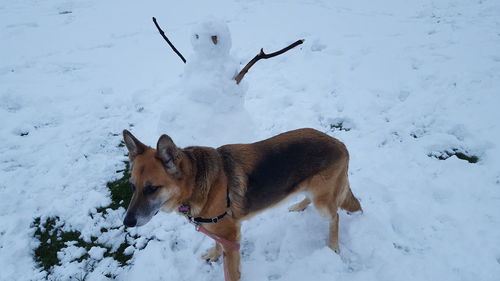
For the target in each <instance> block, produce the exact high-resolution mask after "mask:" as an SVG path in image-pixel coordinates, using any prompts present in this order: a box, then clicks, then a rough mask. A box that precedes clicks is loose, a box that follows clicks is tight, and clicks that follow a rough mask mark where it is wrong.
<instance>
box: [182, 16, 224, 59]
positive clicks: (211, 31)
mask: <svg viewBox="0 0 500 281" xmlns="http://www.w3.org/2000/svg"><path fill="white" fill-rule="evenodd" d="M191 44H192V45H193V50H194V52H195V54H196V55H198V56H201V57H210V58H214V56H227V55H229V51H230V49H231V33H230V32H229V28H228V26H227V25H226V23H224V22H223V21H221V20H216V19H209V20H205V21H203V22H201V23H200V24H198V25H197V26H196V27H195V28H194V29H193V32H192V34H191Z"/></svg>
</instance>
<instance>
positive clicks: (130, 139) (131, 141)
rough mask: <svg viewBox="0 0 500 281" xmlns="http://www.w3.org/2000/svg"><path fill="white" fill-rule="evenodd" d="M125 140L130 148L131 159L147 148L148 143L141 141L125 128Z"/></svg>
mask: <svg viewBox="0 0 500 281" xmlns="http://www.w3.org/2000/svg"><path fill="white" fill-rule="evenodd" d="M123 141H124V142H125V146H126V147H127V149H128V156H129V157H130V159H134V158H135V157H136V156H137V155H139V154H142V153H143V152H144V151H145V150H146V145H144V144H143V143H142V142H140V141H139V140H138V139H137V138H136V137H134V135H132V134H131V133H130V132H129V131H127V130H123Z"/></svg>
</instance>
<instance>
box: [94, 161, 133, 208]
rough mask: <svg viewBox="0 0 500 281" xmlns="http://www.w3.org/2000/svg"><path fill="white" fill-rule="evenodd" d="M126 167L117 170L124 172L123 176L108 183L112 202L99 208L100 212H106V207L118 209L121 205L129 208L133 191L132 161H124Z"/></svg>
mask: <svg viewBox="0 0 500 281" xmlns="http://www.w3.org/2000/svg"><path fill="white" fill-rule="evenodd" d="M124 163H125V169H123V170H118V171H116V172H117V173H123V176H122V177H121V178H119V179H117V180H115V181H110V182H108V183H107V184H106V186H107V187H108V188H109V191H110V192H111V204H110V205H109V206H106V207H101V208H98V209H97V212H98V213H106V209H112V210H116V209H118V208H120V207H123V208H125V209H127V206H128V204H129V203H130V199H132V192H131V191H130V182H129V180H130V163H129V162H128V161H124Z"/></svg>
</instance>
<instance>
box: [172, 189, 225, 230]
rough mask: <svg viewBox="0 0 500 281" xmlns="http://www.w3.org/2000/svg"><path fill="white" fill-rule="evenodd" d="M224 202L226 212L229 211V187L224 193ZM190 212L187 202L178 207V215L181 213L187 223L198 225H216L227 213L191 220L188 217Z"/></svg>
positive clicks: (191, 218) (190, 217)
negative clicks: (225, 203) (186, 219)
mask: <svg viewBox="0 0 500 281" xmlns="http://www.w3.org/2000/svg"><path fill="white" fill-rule="evenodd" d="M226 202H227V206H226V207H227V210H229V207H231V199H229V186H228V188H227V191H226ZM190 212H191V207H190V206H189V202H188V201H185V202H184V203H183V204H182V205H181V206H180V207H179V213H183V214H184V215H185V216H186V217H187V218H188V220H189V221H191V222H193V223H195V224H199V223H216V222H218V221H219V220H221V219H222V218H223V217H225V216H226V215H227V211H225V212H224V213H223V214H220V215H218V216H216V217H214V218H202V217H195V218H193V217H192V216H190V215H189V213H190Z"/></svg>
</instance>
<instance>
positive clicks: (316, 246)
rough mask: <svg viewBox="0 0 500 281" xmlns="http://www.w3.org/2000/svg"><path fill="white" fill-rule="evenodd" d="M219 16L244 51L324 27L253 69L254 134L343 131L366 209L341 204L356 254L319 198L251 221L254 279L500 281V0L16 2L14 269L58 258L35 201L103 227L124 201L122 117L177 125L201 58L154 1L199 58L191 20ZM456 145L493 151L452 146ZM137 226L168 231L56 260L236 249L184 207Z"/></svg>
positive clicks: (7, 170) (11, 185)
mask: <svg viewBox="0 0 500 281" xmlns="http://www.w3.org/2000/svg"><path fill="white" fill-rule="evenodd" d="M210 15H213V16H216V17H218V18H221V19H223V20H224V21H225V22H226V23H227V25H228V26H229V28H230V30H231V34H232V49H231V50H232V54H231V55H232V57H234V58H237V59H238V60H239V62H240V63H241V64H243V65H244V64H246V63H247V62H248V61H249V60H250V59H251V58H252V57H253V56H254V55H256V54H257V52H258V50H259V49H260V48H261V47H263V48H264V50H265V51H268V52H271V51H275V50H278V49H280V48H282V47H284V46H286V45H288V44H290V43H292V42H293V41H295V40H297V39H301V38H304V39H305V40H306V41H305V43H304V44H303V45H301V46H300V47H297V48H296V49H293V50H291V51H289V52H287V53H286V54H284V55H281V56H278V57H275V58H273V59H269V60H265V61H260V62H258V63H257V64H256V65H255V66H254V67H253V68H252V69H251V70H250V72H249V73H248V74H247V76H246V77H245V78H244V82H245V83H246V85H245V87H248V89H247V91H246V96H245V108H246V110H247V111H248V113H249V114H250V116H251V117H252V119H253V123H254V128H253V130H254V132H252V134H253V135H255V139H249V140H248V141H253V140H257V139H261V138H264V137H269V136H272V135H275V134H278V133H280V132H283V131H285V130H289V129H295V128H299V127H313V128H317V129H319V130H322V131H325V132H328V133H329V134H330V135H332V136H334V137H337V138H339V139H341V140H342V141H344V142H345V143H346V145H347V147H348V148H349V150H350V153H351V164H350V179H351V186H352V189H353V192H354V194H355V195H356V196H357V197H359V199H360V200H361V203H362V206H363V208H364V213H363V214H362V215H351V216H349V215H347V214H345V213H341V220H340V248H341V253H340V255H337V254H335V253H333V252H332V251H331V250H330V249H329V248H327V247H326V239H327V229H328V222H327V221H326V220H324V219H323V218H322V217H320V216H319V215H318V214H317V213H316V211H315V210H314V208H308V209H306V211H305V212H303V213H288V212H287V211H286V209H287V205H283V206H280V207H278V208H276V209H273V210H271V211H269V212H266V213H263V214H261V215H259V216H257V217H255V218H253V219H252V220H250V221H248V222H246V223H245V224H244V226H243V241H242V248H243V258H242V276H243V280H284V281H285V280H286V281H288V280H350V281H354V280H499V279H500V147H499V140H500V127H499V124H498V123H499V120H500V111H499V109H500V2H499V1H496V0H475V1H472V0H441V1H398V0H385V1H382V0H374V1H346V0H344V1H327V0H302V1H284V0H279V1H250V0H244V1H216V2H214V1H211V2H208V1H184V2H183V1H176V2H175V3H174V2H167V1H159V0H155V1H145V2H141V3H139V2H138V1H123V0H122V1H118V0H107V1H97V0H89V1H76V0H68V1H62V0H54V1H36V0H17V1H7V0H2V1H0V143H1V145H0V280H37V279H40V278H42V277H43V276H44V273H43V272H41V270H40V268H38V267H37V266H36V264H35V262H34V260H33V250H34V248H35V247H36V246H37V242H36V239H35V238H33V234H34V229H33V228H32V227H31V224H32V222H33V219H34V218H36V217H40V216H41V217H45V218H47V217H53V216H58V217H59V218H60V219H61V220H62V221H64V222H65V223H66V225H67V226H68V227H70V228H72V229H76V230H78V231H81V233H82V236H89V235H91V234H92V233H94V232H95V231H96V229H97V230H98V229H100V228H101V227H102V226H103V222H102V221H96V220H92V218H91V217H90V216H89V213H95V210H96V208H98V207H101V206H106V205H107V204H109V203H110V198H109V191H108V189H107V187H106V182H108V181H110V180H113V179H116V177H117V175H116V173H115V171H116V170H118V169H121V168H123V163H122V162H121V161H122V160H124V159H125V157H124V156H123V154H124V153H125V151H124V150H123V148H119V147H118V144H119V143H120V140H121V136H120V133H121V131H122V130H123V129H125V128H129V129H131V130H132V132H133V133H134V134H135V135H136V136H138V137H139V138H140V139H141V140H142V141H144V142H145V143H148V144H150V145H154V144H155V143H156V141H157V139H158V137H159V135H160V133H167V134H172V135H175V132H169V131H165V129H164V127H163V126H160V127H161V128H163V131H162V132H160V131H159V130H158V128H159V123H160V117H161V115H162V112H164V111H166V110H168V109H169V106H172V103H173V102H175V101H176V99H178V98H179V93H181V92H182V90H183V87H185V86H186V85H185V80H183V77H182V75H183V73H184V65H183V64H182V62H181V61H180V59H179V58H178V57H177V56H175V54H174V53H173V52H172V51H171V50H170V49H169V48H168V46H167V45H166V44H165V42H163V40H162V39H161V37H160V35H159V34H158V32H157V31H156V29H155V27H154V26H153V24H152V22H151V17H152V16H156V17H157V18H158V21H159V23H160V25H162V26H163V27H164V28H165V30H166V32H167V34H168V36H169V38H170V39H171V40H172V41H173V42H174V44H175V45H176V46H177V48H178V49H179V50H180V51H181V52H182V53H183V54H184V55H185V56H186V58H187V59H188V61H189V58H190V55H192V48H191V45H190V35H191V33H190V32H191V29H192V28H193V27H194V26H196V24H198V23H199V22H200V21H201V20H203V19H204V18H206V17H207V16H210ZM176 110H177V109H176ZM185 110H186V111H187V112H189V111H190V108H189V107H186V108H185ZM192 114H196V112H192ZM331 125H335V126H333V127H332V126H331ZM176 126H179V124H172V128H173V129H175V128H176ZM340 128H342V129H340ZM246 129H247V128H245V127H241V130H242V134H243V133H245V132H244V131H245V130H246ZM217 134H225V133H224V132H217ZM227 134H231V135H234V134H235V132H229V133H227ZM224 136H225V135H224ZM208 137H210V138H213V136H208ZM184 139H186V138H184ZM174 140H175V139H174ZM178 144H179V145H181V146H187V145H204V144H206V143H203V142H202V140H197V141H196V143H187V141H186V143H182V142H181V143H178ZM457 152H461V153H463V154H464V155H469V156H471V155H475V156H477V157H478V158H479V161H478V162H477V163H469V162H468V161H465V160H462V159H459V158H457V157H456V156H451V157H449V158H447V159H446V160H439V159H438V158H439V157H441V158H446V157H447V156H448V154H453V153H457ZM300 199H301V198H300V197H298V198H293V199H292V200H290V202H288V203H289V204H290V203H292V202H294V201H297V200H300ZM123 211H124V210H122V209H120V210H119V211H117V212H116V213H115V219H114V221H113V223H114V224H116V225H119V224H120V220H121V215H123ZM132 232H133V233H134V234H140V235H142V236H143V237H147V238H152V240H151V241H149V242H148V243H146V242H147V240H146V239H141V238H139V239H137V240H136V241H135V242H134V243H135V244H134V247H131V248H130V249H129V251H130V252H132V253H134V255H133V258H132V259H131V260H130V262H129V265H128V266H125V267H118V266H117V264H116V263H113V262H112V261H110V260H109V259H107V258H104V259H103V258H102V250H101V249H99V248H94V249H92V250H91V253H89V255H90V256H91V258H92V259H93V260H95V263H94V264H95V269H94V271H93V272H90V273H88V274H87V275H85V272H84V270H85V268H84V266H83V265H82V264H81V263H78V262H76V261H74V258H75V257H76V256H78V255H82V253H81V249H78V248H77V247H74V246H73V248H72V247H71V246H70V247H68V248H66V249H65V251H64V252H62V253H60V257H61V261H62V264H61V265H60V266H57V268H55V269H54V272H53V274H51V275H50V278H51V279H54V280H82V279H84V277H85V276H86V279H87V280H107V279H108V278H107V277H105V273H109V272H112V273H113V274H114V275H116V276H117V279H119V280H222V278H223V277H222V276H223V274H222V264H221V263H220V262H218V263H214V264H207V263H205V262H204V261H203V260H201V258H200V255H201V254H202V253H203V252H204V251H205V250H206V249H207V248H209V247H210V246H211V245H212V241H211V240H210V239H209V238H207V237H204V236H203V235H202V234H200V233H197V232H195V230H194V229H193V227H192V226H191V225H189V224H187V223H186V221H185V219H183V218H182V217H179V216H177V215H175V214H158V215H157V216H156V217H154V218H153V220H152V221H151V222H150V223H149V224H147V225H146V226H144V227H141V228H139V229H134V230H132ZM116 239H119V237H116ZM121 239H123V237H122V238H121Z"/></svg>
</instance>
